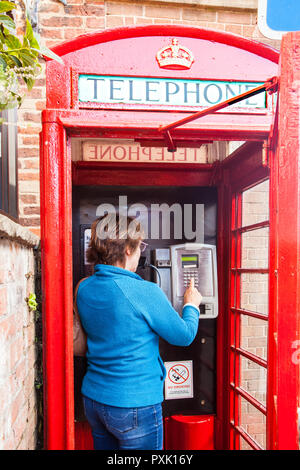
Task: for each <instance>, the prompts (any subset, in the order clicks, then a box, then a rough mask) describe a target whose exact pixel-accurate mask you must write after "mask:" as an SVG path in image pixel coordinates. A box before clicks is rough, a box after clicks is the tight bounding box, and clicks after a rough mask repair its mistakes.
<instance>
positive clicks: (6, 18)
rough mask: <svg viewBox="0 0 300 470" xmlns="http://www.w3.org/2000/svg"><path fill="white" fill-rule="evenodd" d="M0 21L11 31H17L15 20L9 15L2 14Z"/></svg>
mask: <svg viewBox="0 0 300 470" xmlns="http://www.w3.org/2000/svg"><path fill="white" fill-rule="evenodd" d="M0 23H1V24H3V26H5V27H6V28H7V29H9V30H10V31H15V29H16V25H15V22H14V21H13V20H12V19H11V18H10V17H9V16H7V15H0Z"/></svg>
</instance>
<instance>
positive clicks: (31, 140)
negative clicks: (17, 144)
mask: <svg viewBox="0 0 300 470" xmlns="http://www.w3.org/2000/svg"><path fill="white" fill-rule="evenodd" d="M39 143H40V139H39V137H23V138H22V144H23V145H39Z"/></svg>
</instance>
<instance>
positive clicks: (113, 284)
mask: <svg viewBox="0 0 300 470" xmlns="http://www.w3.org/2000/svg"><path fill="white" fill-rule="evenodd" d="M77 306H78V312H79V315H80V318H81V322H82V325H83V328H84V329H85V331H86V333H87V337H88V340H87V344H88V351H87V360H88V368H87V373H86V375H85V377H84V380H83V384H82V394H83V395H85V396H87V397H89V398H91V399H93V400H96V401H98V402H100V403H105V404H107V405H111V406H120V407H138V406H148V405H153V404H156V403H160V402H161V401H162V400H163V382H164V379H165V375H166V371H165V367H164V364H163V362H162V360H161V357H160V355H159V336H160V337H162V338H163V339H165V340H166V341H167V342H169V343H171V344H174V345H177V346H188V345H189V344H190V343H191V342H192V341H193V339H194V338H195V336H196V333H197V329H198V322H199V312H198V310H197V308H196V307H194V306H191V305H187V306H185V307H184V308H183V311H182V317H180V316H179V315H178V313H177V312H176V311H175V310H174V309H173V307H172V305H171V303H170V302H169V300H168V299H167V297H166V295H165V294H164V292H163V291H162V290H161V289H160V288H159V287H158V286H157V284H154V283H152V282H148V281H145V280H143V279H142V278H141V277H140V276H138V275H137V274H136V273H133V272H131V271H128V270H126V269H122V268H118V267H116V266H110V265H104V264H98V265H96V266H95V274H94V275H93V276H91V277H89V278H87V279H85V280H84V281H82V282H81V283H80V285H79V288H78V292H77Z"/></svg>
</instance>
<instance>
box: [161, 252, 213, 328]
mask: <svg viewBox="0 0 300 470" xmlns="http://www.w3.org/2000/svg"><path fill="white" fill-rule="evenodd" d="M170 251H171V287H172V288H171V293H172V294H171V295H172V304H173V307H174V308H175V310H177V311H178V313H180V312H181V310H182V306H183V296H184V292H185V290H186V288H187V287H188V285H189V282H190V279H191V278H193V279H194V285H195V287H196V288H197V289H198V290H199V291H200V293H201V295H202V302H201V305H200V306H199V308H200V318H203V319H204V318H216V317H217V316H218V281H217V258H216V247H215V246H214V245H207V244H203V243H184V244H181V245H173V246H171V247H170Z"/></svg>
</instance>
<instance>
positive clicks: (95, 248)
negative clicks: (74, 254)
mask: <svg viewBox="0 0 300 470" xmlns="http://www.w3.org/2000/svg"><path fill="white" fill-rule="evenodd" d="M142 238H143V231H142V228H141V225H140V223H139V222H138V221H137V220H136V219H134V218H133V217H129V216H123V215H119V214H106V215H104V216H102V217H99V218H98V219H96V220H95V221H94V222H93V223H92V226H91V240H90V243H89V247H88V249H87V254H86V258H87V261H88V262H89V263H92V264H110V265H114V264H116V263H117V262H119V263H120V264H125V250H126V248H129V249H130V250H131V251H135V250H136V249H137V247H138V246H139V242H140V241H141V240H142Z"/></svg>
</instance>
